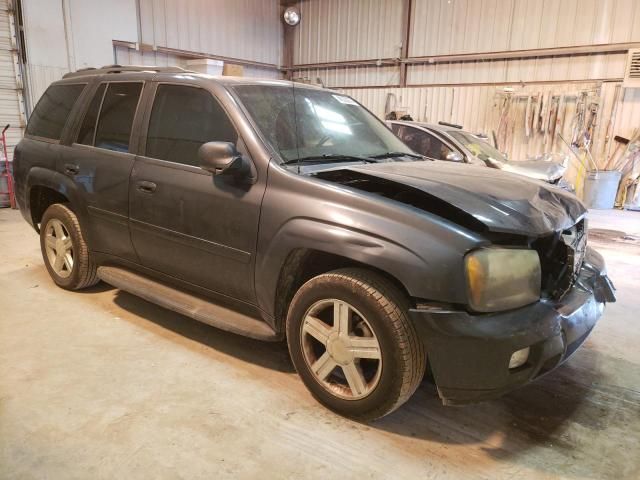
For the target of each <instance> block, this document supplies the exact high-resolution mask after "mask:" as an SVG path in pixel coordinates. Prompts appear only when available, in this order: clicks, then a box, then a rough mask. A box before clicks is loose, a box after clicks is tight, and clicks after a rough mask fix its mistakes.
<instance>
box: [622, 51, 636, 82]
mask: <svg viewBox="0 0 640 480" xmlns="http://www.w3.org/2000/svg"><path fill="white" fill-rule="evenodd" d="M622 86H623V87H627V88H640V48H631V49H629V55H628V57H627V69H626V71H625V72H624V81H623V82H622Z"/></svg>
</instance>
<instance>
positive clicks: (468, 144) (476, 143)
mask: <svg viewBox="0 0 640 480" xmlns="http://www.w3.org/2000/svg"><path fill="white" fill-rule="evenodd" d="M449 134H450V135H451V136H452V137H453V138H455V139H456V140H457V141H458V142H460V143H461V144H462V145H464V146H465V148H466V149H467V150H469V151H470V152H471V153H472V154H474V155H475V156H476V157H478V158H479V159H480V160H482V161H483V162H486V161H487V160H488V159H493V160H498V161H499V162H504V163H506V162H507V159H506V158H505V156H504V155H503V154H502V153H500V151H499V150H497V149H496V148H494V147H492V146H491V145H490V144H488V143H487V142H485V141H484V140H481V139H479V138H478V137H475V136H473V135H471V134H470V133H467V132H449Z"/></svg>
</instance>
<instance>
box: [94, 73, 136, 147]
mask: <svg viewBox="0 0 640 480" xmlns="http://www.w3.org/2000/svg"><path fill="white" fill-rule="evenodd" d="M141 91H142V83H140V82H135V83H133V82H131V83H128V82H122V83H120V82H119V83H110V84H109V86H108V87H107V90H106V92H105V94H104V99H103V100H102V108H101V109H100V115H99V117H98V126H97V129H96V134H95V142H94V146H96V147H98V148H105V149H107V150H114V151H116V152H128V151H129V143H130V139H131V127H132V126H133V118H134V117H135V114H136V108H137V106H138V100H139V99H140V92H141ZM94 100H95V99H94Z"/></svg>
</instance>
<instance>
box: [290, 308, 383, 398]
mask: <svg viewBox="0 0 640 480" xmlns="http://www.w3.org/2000/svg"><path fill="white" fill-rule="evenodd" d="M300 338H301V341H302V351H303V354H304V358H305V361H306V363H307V365H308V366H309V369H310V370H311V372H312V374H313V375H314V377H315V379H316V380H317V381H318V382H319V383H320V384H321V385H322V386H323V387H324V388H325V389H326V390H328V391H329V392H330V393H331V394H333V395H335V396H337V397H340V398H343V399H346V400H359V399H361V398H364V397H366V396H367V395H369V394H370V393H371V392H372V391H373V390H374V389H375V387H376V386H377V384H378V382H379V381H380V375H381V373H382V349H381V348H380V343H379V342H378V339H377V337H376V335H375V332H374V331H373V328H372V327H371V324H370V323H369V322H368V321H367V319H366V318H365V317H364V316H363V315H362V314H361V313H360V312H358V310H356V309H355V308H354V307H353V306H352V305H350V304H348V303H347V302H344V301H342V300H337V299H326V300H321V301H319V302H316V303H314V304H313V305H312V306H311V307H310V308H309V310H307V312H306V314H305V316H304V319H303V321H302V324H301V335H300Z"/></svg>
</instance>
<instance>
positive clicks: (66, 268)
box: [45, 218, 73, 278]
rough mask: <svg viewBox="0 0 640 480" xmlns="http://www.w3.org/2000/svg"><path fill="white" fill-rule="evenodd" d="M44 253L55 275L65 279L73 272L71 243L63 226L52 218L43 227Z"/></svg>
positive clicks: (69, 236)
mask: <svg viewBox="0 0 640 480" xmlns="http://www.w3.org/2000/svg"><path fill="white" fill-rule="evenodd" d="M45 251H46V253H47V259H48V260H49V264H50V265H51V268H53V271H54V272H55V273H56V275H58V276H60V277H62V278H67V277H69V275H71V272H72V271H73V242H72V240H71V235H69V232H68V230H67V229H66V227H65V226H64V224H63V223H62V222H61V221H60V220H58V219H57V218H52V219H51V220H49V222H48V223H47V226H46V227H45Z"/></svg>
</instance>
